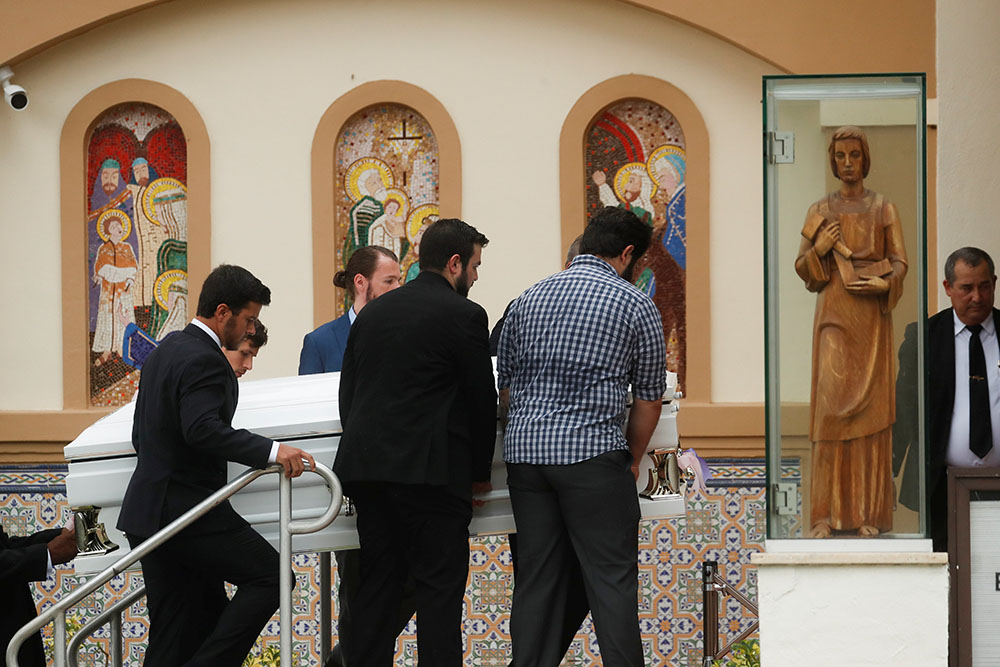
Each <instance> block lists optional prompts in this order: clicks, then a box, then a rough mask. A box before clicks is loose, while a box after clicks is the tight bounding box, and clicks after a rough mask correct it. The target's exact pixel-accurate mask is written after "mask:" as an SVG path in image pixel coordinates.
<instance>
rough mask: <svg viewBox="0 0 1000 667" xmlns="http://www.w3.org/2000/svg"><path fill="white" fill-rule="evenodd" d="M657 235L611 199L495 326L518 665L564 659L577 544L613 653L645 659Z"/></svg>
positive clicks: (601, 638) (603, 639) (659, 369)
mask: <svg viewBox="0 0 1000 667" xmlns="http://www.w3.org/2000/svg"><path fill="white" fill-rule="evenodd" d="M651 236H652V229H651V228H650V227H649V226H648V225H647V224H645V223H644V222H642V221H641V220H639V218H637V217H636V216H635V215H634V214H633V213H631V212H630V211H626V210H624V209H621V208H617V207H610V206H609V207H606V208H604V209H602V210H601V211H600V212H598V213H597V214H596V215H595V216H594V217H593V218H592V219H591V221H590V224H588V225H587V227H586V229H585V230H584V232H583V239H582V240H581V242H580V253H581V254H580V255H578V256H577V257H576V258H575V259H574V260H573V262H572V264H570V267H569V268H568V269H566V270H565V271H561V272H559V273H557V274H555V275H552V276H549V277H548V278H545V279H544V280H542V281H541V282H539V283H537V284H536V285H534V286H533V287H531V288H529V289H528V290H527V291H525V292H524V294H522V295H521V296H520V297H518V299H517V300H516V301H515V302H514V305H512V306H511V308H510V313H509V314H508V316H507V321H506V322H505V323H504V328H503V333H502V334H501V335H500V348H499V354H498V355H497V374H498V380H497V384H498V386H499V387H500V402H501V405H502V406H503V405H505V404H506V405H507V406H508V408H509V409H508V413H507V418H508V421H507V429H506V431H505V433H504V460H505V461H506V462H507V485H508V487H509V489H510V500H511V505H512V508H513V510H514V521H515V522H516V523H517V535H518V538H517V539H518V545H517V580H516V582H515V585H514V602H513V608H512V610H511V621H510V634H511V640H512V644H513V660H514V664H516V665H518V667H525V666H530V665H557V664H558V663H559V661H560V660H561V659H562V653H563V651H564V650H565V644H564V643H562V641H561V640H560V635H561V634H562V632H563V624H564V615H565V613H566V612H565V610H566V607H567V605H566V602H567V599H568V598H569V596H571V595H573V594H574V590H573V588H574V584H575V582H574V580H573V578H572V576H571V572H572V570H573V568H572V563H573V560H574V557H575V558H576V559H578V560H579V562H580V569H581V570H582V572H583V581H584V586H585V588H586V593H587V600H588V601H589V603H590V608H591V611H592V613H593V617H594V627H595V630H596V631H597V641H598V642H599V643H600V645H601V657H602V658H603V660H604V664H605V665H608V666H612V665H628V666H630V667H634V666H635V665H641V664H643V656H642V642H641V639H640V635H639V619H638V616H637V612H636V599H637V595H638V574H639V573H638V549H639V545H638V527H639V499H638V495H637V493H636V489H635V482H636V477H637V476H638V472H639V468H638V466H639V458H640V457H641V456H642V455H643V453H644V452H645V450H646V446H647V445H648V444H649V439H650V437H651V436H652V434H653V430H654V429H655V428H656V423H657V420H658V419H659V416H660V406H661V399H662V396H663V391H664V389H665V387H666V382H665V369H664V364H665V361H666V346H665V344H664V340H663V328H662V325H661V323H660V314H659V313H658V312H657V310H656V307H655V306H654V305H653V302H652V301H651V300H650V299H649V297H647V296H646V295H645V294H643V293H641V292H640V291H639V290H637V289H636V288H635V287H634V286H633V285H631V284H629V282H628V281H629V279H630V278H631V272H632V269H633V267H634V266H635V263H636V261H637V260H638V259H639V257H641V256H642V254H643V253H644V252H645V251H646V249H647V248H648V247H649V244H650V239H651ZM629 385H631V388H632V397H633V403H632V410H631V413H630V415H629V418H628V425H627V426H625V408H626V398H627V396H626V392H627V389H628V387H629ZM623 426H625V427H624V428H623ZM540 619H545V620H544V622H541V621H540Z"/></svg>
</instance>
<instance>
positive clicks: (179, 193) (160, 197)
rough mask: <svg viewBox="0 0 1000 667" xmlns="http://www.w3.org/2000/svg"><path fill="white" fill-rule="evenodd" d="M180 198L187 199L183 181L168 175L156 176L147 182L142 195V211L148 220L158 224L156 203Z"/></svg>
mask: <svg viewBox="0 0 1000 667" xmlns="http://www.w3.org/2000/svg"><path fill="white" fill-rule="evenodd" d="M180 199H187V188H186V187H184V184H183V183H181V182H180V181H178V180H177V179H176V178H170V177H169V176H164V177H163V178H158V179H156V180H155V181H153V182H152V183H150V184H149V187H148V188H146V192H145V193H143V195H142V212H143V213H144V214H145V215H146V218H147V219H148V220H149V221H150V222H152V223H153V224H154V225H158V224H160V222H161V220H160V219H159V218H158V217H157V215H156V204H163V203H166V202H171V201H176V200H180Z"/></svg>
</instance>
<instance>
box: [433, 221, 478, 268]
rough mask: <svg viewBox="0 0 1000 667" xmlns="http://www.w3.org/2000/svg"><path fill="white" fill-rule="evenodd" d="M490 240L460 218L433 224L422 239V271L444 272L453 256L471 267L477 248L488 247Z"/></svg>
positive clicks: (463, 265)
mask: <svg viewBox="0 0 1000 667" xmlns="http://www.w3.org/2000/svg"><path fill="white" fill-rule="evenodd" d="M489 242H490V240H489V239H488V238H486V237H485V236H484V235H483V234H481V233H479V230H477V229H476V228H475V227H473V226H472V225H470V224H468V223H466V222H463V221H462V220H459V219H458V218H444V219H442V220H438V221H437V222H435V223H433V224H432V225H431V226H430V227H428V228H427V230H426V231H424V235H423V237H422V238H421V239H420V270H421V271H423V270H424V269H431V270H432V271H443V270H444V267H445V265H447V264H448V260H449V259H451V257H452V255H456V254H457V255H458V256H459V258H461V260H462V268H463V269H464V268H465V267H467V266H468V265H469V260H470V259H472V253H473V252H474V251H475V246H477V245H478V246H483V247H486V244H487V243H489Z"/></svg>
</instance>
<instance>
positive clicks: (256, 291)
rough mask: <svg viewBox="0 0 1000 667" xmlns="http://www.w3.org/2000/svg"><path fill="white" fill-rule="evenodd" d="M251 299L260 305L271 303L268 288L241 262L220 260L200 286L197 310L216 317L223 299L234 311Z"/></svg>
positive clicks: (244, 306)
mask: <svg viewBox="0 0 1000 667" xmlns="http://www.w3.org/2000/svg"><path fill="white" fill-rule="evenodd" d="M251 301H252V302H254V303H259V304H260V305H262V306H266V305H268V304H270V303H271V290H270V289H268V287H267V285H265V284H264V283H262V282H261V281H259V280H258V279H257V278H256V277H255V276H254V275H253V274H252V273H250V272H249V271H247V270H246V269H244V268H243V267H242V266H236V265H235V264H220V265H219V266H217V267H215V268H214V269H212V272H211V273H210V274H208V277H207V278H205V282H204V283H203V284H202V286H201V294H200V295H199V296H198V311H197V314H198V315H199V316H200V317H206V318H211V317H215V310H216V309H217V308H218V307H219V304H222V303H224V304H226V305H227V306H229V309H230V310H232V311H233V313H239V312H240V311H241V310H243V309H244V308H246V306H247V304H249V303H250V302H251Z"/></svg>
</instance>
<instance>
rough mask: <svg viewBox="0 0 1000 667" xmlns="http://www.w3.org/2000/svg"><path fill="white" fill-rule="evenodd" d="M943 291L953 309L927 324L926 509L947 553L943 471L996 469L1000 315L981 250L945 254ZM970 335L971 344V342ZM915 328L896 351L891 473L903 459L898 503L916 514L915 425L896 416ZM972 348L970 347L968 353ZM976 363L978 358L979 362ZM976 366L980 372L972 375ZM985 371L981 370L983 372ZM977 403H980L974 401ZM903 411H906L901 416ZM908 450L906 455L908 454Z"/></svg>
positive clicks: (907, 386) (905, 391) (908, 389)
mask: <svg viewBox="0 0 1000 667" xmlns="http://www.w3.org/2000/svg"><path fill="white" fill-rule="evenodd" d="M944 274H945V281H944V289H945V292H946V293H947V294H948V297H949V298H950V299H951V305H952V307H951V308H947V309H945V310H942V311H941V312H940V313H938V314H937V315H934V316H932V317H931V318H929V319H928V320H927V337H926V343H925V344H926V346H927V355H926V358H927V384H926V387H927V396H926V401H925V405H926V406H927V424H928V428H927V433H926V438H927V462H926V474H927V478H926V482H927V488H926V492H927V501H928V502H927V504H926V507H927V508H928V510H929V514H928V518H929V525H930V533H931V539H932V541H933V544H934V550H935V551H947V550H948V466H958V467H975V466H988V467H996V466H1000V341H998V335H997V334H998V332H1000V310H997V309H996V308H994V307H993V298H994V293H995V290H996V282H997V277H996V269H995V267H994V265H993V259H992V258H991V257H990V256H989V255H988V254H987V253H986V252H984V251H983V250H980V249H979V248H971V247H968V248H960V249H958V250H956V251H955V252H953V253H951V255H949V256H948V259H947V261H946V262H945V267H944ZM973 336H975V338H976V340H973ZM916 348H917V327H916V323H913V324H910V325H909V326H908V327H907V328H906V335H905V338H904V340H903V344H902V345H901V346H900V349H899V367H900V370H899V377H898V379H897V381H896V396H897V399H896V400H897V404H896V405H897V408H896V414H897V419H896V425H895V427H894V430H893V473H894V474H895V473H898V472H899V468H900V466H901V465H903V460H904V457H906V468H905V470H904V471H903V479H902V483H901V487H902V488H901V492H900V496H899V501H900V503H902V504H903V505H906V506H907V507H909V508H910V509H914V510H919V509H920V500H919V495H918V488H919V484H918V482H919V480H918V476H919V474H920V473H919V467H918V465H917V460H918V457H917V451H916V446H915V445H916V443H917V442H918V440H917V423H916V420H915V419H900V418H899V415H900V414H906V413H907V412H910V413H912V411H913V409H914V407H915V406H916V404H917V396H916V391H917V383H918V382H920V381H921V378H919V376H918V374H917V368H916V361H917V355H916ZM974 348H975V349H974ZM977 358H978V361H977ZM977 366H979V367H980V369H981V370H979V371H977V370H976V367H977ZM983 366H985V368H984V369H983V368H982V367H983ZM977 398H978V400H979V401H981V403H977ZM904 411H905V412H904ZM907 452H909V455H908V456H907Z"/></svg>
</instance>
